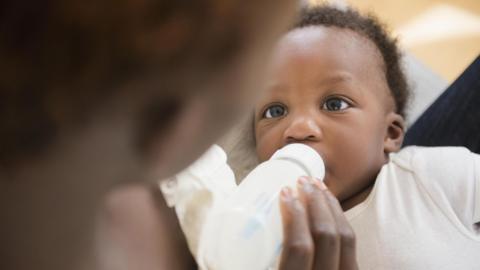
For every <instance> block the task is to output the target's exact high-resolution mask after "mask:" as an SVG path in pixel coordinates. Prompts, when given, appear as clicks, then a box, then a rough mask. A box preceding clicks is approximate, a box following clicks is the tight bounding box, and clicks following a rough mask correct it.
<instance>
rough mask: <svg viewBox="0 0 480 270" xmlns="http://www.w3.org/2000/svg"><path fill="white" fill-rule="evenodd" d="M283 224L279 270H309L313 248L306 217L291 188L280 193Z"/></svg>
mask: <svg viewBox="0 0 480 270" xmlns="http://www.w3.org/2000/svg"><path fill="white" fill-rule="evenodd" d="M280 211H281V214H282V222H283V250H282V255H281V259H280V266H279V269H280V270H290V269H292V270H293V269H295V270H297V269H298V270H311V267H312V262H313V258H314V246H313V241H312V238H311V235H310V231H309V227H308V217H307V213H306V211H305V208H304V207H303V205H302V203H301V202H300V201H299V200H298V198H296V197H295V196H294V195H293V192H292V190H291V188H284V189H283V190H282V192H281V193H280Z"/></svg>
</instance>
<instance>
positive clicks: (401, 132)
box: [383, 112, 405, 154]
mask: <svg viewBox="0 0 480 270" xmlns="http://www.w3.org/2000/svg"><path fill="white" fill-rule="evenodd" d="M386 121H387V132H386V134H385V140H384V142H383V150H384V152H385V154H388V153H392V152H397V151H398V150H400V148H401V147H402V143H403V137H404V136H405V120H404V119H403V116H401V115H399V114H398V113H395V112H391V113H389V114H388V115H387V118H386Z"/></svg>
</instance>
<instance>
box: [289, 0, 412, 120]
mask: <svg viewBox="0 0 480 270" xmlns="http://www.w3.org/2000/svg"><path fill="white" fill-rule="evenodd" d="M308 26H327V27H338V28H341V29H349V30H352V31H354V32H356V33H358V34H360V35H361V36H364V37H366V38H368V39H369V40H371V41H372V42H373V43H374V44H375V46H376V47H377V48H378V50H379V51H380V53H381V55H382V58H383V62H384V63H385V66H384V68H385V77H386V80H387V83H388V87H389V89H390V91H391V94H392V96H393V99H394V101H395V107H396V112H397V113H398V114H400V115H402V116H403V117H405V107H406V104H407V102H408V97H409V95H410V89H409V87H408V84H407V80H406V78H405V74H404V72H403V70H402V67H401V63H400V59H401V53H400V51H399V49H398V47H397V41H396V39H394V38H391V37H390V36H389V35H388V33H387V31H386V29H385V27H384V25H383V24H381V23H380V22H379V21H378V19H377V18H376V17H375V16H373V15H371V14H368V15H366V16H364V15H362V14H360V13H359V12H358V11H356V10H354V9H351V8H347V9H339V8H337V7H333V6H329V5H320V6H314V7H309V8H305V9H304V10H302V13H301V16H300V17H299V20H298V21H297V23H296V24H295V25H294V26H293V28H292V29H298V28H303V27H308Z"/></svg>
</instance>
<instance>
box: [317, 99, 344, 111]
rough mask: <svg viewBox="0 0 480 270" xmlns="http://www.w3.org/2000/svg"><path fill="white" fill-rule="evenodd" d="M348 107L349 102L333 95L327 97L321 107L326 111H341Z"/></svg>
mask: <svg viewBox="0 0 480 270" xmlns="http://www.w3.org/2000/svg"><path fill="white" fill-rule="evenodd" d="M349 107H350V104H349V103H348V102H346V101H345V100H343V99H341V98H338V97H333V98H329V99H327V100H326V101H325V103H323V106H322V109H324V110H327V111H342V110H345V109H347V108H349Z"/></svg>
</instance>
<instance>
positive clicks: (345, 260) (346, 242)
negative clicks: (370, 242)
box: [317, 182, 358, 269]
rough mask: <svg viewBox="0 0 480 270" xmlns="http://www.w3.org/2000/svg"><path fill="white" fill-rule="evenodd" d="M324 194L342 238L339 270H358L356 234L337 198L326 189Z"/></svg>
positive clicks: (320, 184)
mask: <svg viewBox="0 0 480 270" xmlns="http://www.w3.org/2000/svg"><path fill="white" fill-rule="evenodd" d="M317 185H319V186H320V187H321V186H322V185H323V186H324V187H325V184H323V183H322V182H320V183H319V184H317ZM321 188H322V187H321ZM324 194H325V197H326V198H327V200H328V205H329V207H330V209H331V213H332V214H333V217H334V219H335V223H336V224H337V232H338V235H339V236H340V244H341V249H340V268H339V269H357V268H358V267H357V259H356V246H355V245H356V244H355V233H354V231H353V229H352V227H351V226H350V223H349V222H348V220H347V218H346V217H345V214H344V212H343V209H342V207H341V206H340V203H339V202H338V200H337V198H336V197H335V196H334V195H333V194H332V193H331V192H330V191H329V190H328V189H326V187H325V188H324Z"/></svg>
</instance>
